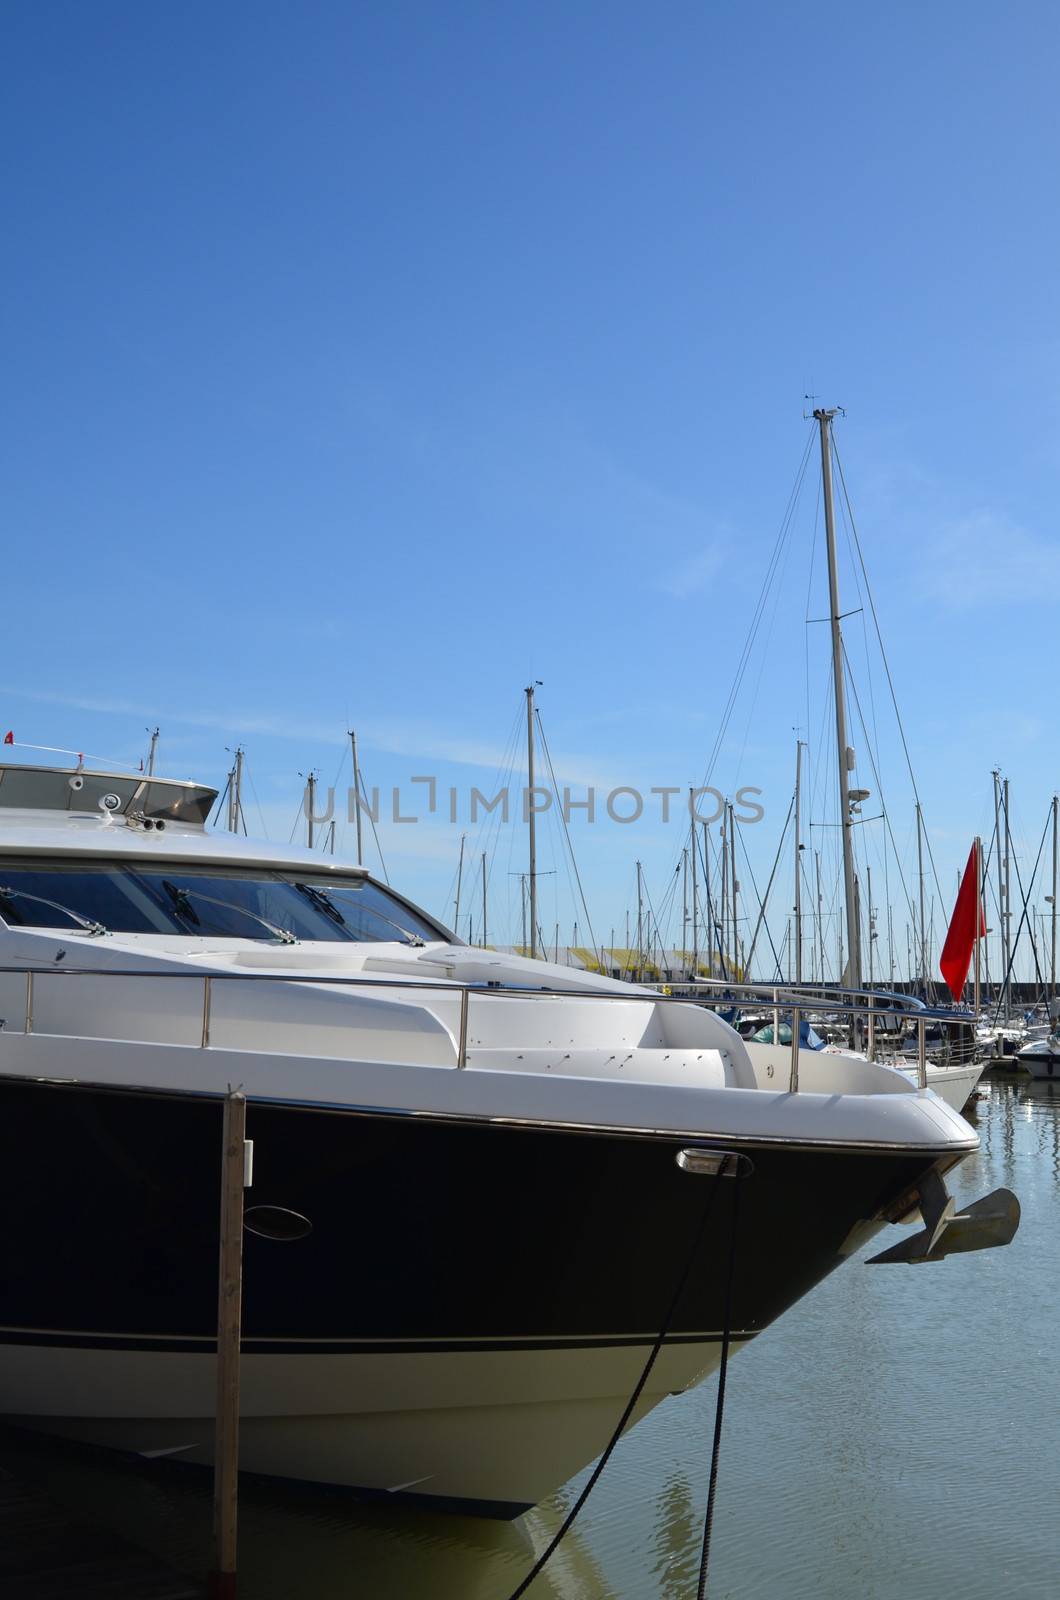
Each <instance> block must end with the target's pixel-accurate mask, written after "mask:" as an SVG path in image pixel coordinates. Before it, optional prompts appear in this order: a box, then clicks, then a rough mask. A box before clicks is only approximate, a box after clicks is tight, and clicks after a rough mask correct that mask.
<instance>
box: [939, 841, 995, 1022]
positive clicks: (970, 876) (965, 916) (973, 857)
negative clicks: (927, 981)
mask: <svg viewBox="0 0 1060 1600" xmlns="http://www.w3.org/2000/svg"><path fill="white" fill-rule="evenodd" d="M978 849H979V843H978V840H977V841H976V842H975V843H974V844H973V845H972V849H971V853H970V854H969V856H968V864H967V866H966V867H965V869H964V876H963V877H962V878H961V886H960V888H959V889H958V890H957V903H956V905H955V906H954V908H953V916H952V917H951V918H950V926H949V930H948V932H947V934H946V943H945V944H944V945H943V947H942V954H941V956H940V957H939V968H940V970H941V972H942V976H943V977H944V978H945V980H946V987H947V988H948V989H949V991H950V994H951V995H952V996H953V998H954V1000H959V999H960V998H961V992H962V990H963V989H964V985H965V980H966V979H967V977H968V968H969V967H970V966H971V964H972V951H973V950H974V949H975V941H976V939H981V938H982V937H983V936H984V935H985V933H986V917H985V915H984V914H983V902H982V899H981V898H980V895H979V863H978V860H977V853H978Z"/></svg>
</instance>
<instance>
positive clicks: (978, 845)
mask: <svg viewBox="0 0 1060 1600" xmlns="http://www.w3.org/2000/svg"><path fill="white" fill-rule="evenodd" d="M1053 821H1054V824H1055V821H1056V811H1055V808H1054V811H1053ZM1053 866H1054V868H1055V866H1056V834H1055V831H1054V834H1053ZM1054 876H1055V873H1054ZM982 905H983V841H982V839H980V838H979V836H978V835H976V840H975V944H974V945H973V949H974V951H975V986H974V988H973V990H972V1010H973V1011H974V1013H975V1020H976V1022H978V1021H979V1005H980V1000H981V995H980V990H981V987H982V985H981V982H980V975H979V942H980V940H979V929H980V927H981V926H982V923H981V920H980V919H981V917H982V914H983V913H982ZM1054 949H1055V945H1054Z"/></svg>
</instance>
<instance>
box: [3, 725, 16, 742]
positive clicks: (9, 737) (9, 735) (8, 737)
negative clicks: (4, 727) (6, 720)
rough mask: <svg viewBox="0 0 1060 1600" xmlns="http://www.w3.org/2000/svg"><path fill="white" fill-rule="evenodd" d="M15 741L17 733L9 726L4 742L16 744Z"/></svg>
mask: <svg viewBox="0 0 1060 1600" xmlns="http://www.w3.org/2000/svg"><path fill="white" fill-rule="evenodd" d="M14 742H15V735H14V733H13V732H12V730H11V729H10V728H9V729H8V731H7V732H6V733H5V734H4V743H5V744H14Z"/></svg>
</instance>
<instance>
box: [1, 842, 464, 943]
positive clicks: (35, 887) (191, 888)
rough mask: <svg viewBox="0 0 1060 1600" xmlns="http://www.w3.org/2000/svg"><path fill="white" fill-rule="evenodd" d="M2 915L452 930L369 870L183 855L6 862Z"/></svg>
mask: <svg viewBox="0 0 1060 1600" xmlns="http://www.w3.org/2000/svg"><path fill="white" fill-rule="evenodd" d="M60 907H61V908H62V909H59V908H60ZM64 912H65V913H66V914H64ZM0 917H2V918H3V920H4V922H6V923H7V924H9V925H10V926H13V927H24V928H57V929H65V930H66V931H72V930H73V929H74V928H75V927H76V926H77V919H78V918H81V919H84V920H85V921H87V922H91V923H100V924H102V926H103V927H104V928H106V929H107V930H108V931H109V932H111V933H164V934H185V935H188V936H198V937H207V938H211V939H264V940H269V941H276V940H282V939H283V938H284V937H288V938H295V939H328V940H332V941H336V940H346V941H350V940H353V941H358V942H364V941H377V940H388V941H390V940H397V941H399V942H400V941H404V942H418V941H419V940H447V939H448V938H449V935H448V934H447V933H445V932H444V930H443V929H441V928H439V927H438V926H437V924H435V923H433V922H431V921H430V920H429V919H428V918H426V917H424V916H422V915H421V914H420V913H417V912H416V911H414V910H413V909H412V907H411V906H408V905H406V904H405V902H404V901H403V900H400V899H398V897H397V896H396V895H393V894H391V893H390V892H389V891H388V890H386V889H383V888H381V887H380V885H378V884H374V883H369V882H367V881H366V880H365V879H363V878H353V877H351V878H341V877H338V876H332V875H331V874H317V873H308V874H304V875H303V874H298V873H293V872H278V871H276V872H274V871H269V870H267V869H265V868H260V869H258V868H233V867H204V866H198V865H192V866H186V867H185V866H181V864H180V863H179V862H173V863H172V864H169V863H167V864H165V865H162V864H159V863H157V862H144V863H143V864H142V865H140V864H135V865H134V864H132V863H128V864H126V863H118V862H114V861H111V862H98V863H95V862H84V861H56V860H48V861H27V860H25V859H23V860H9V861H7V862H4V861H0Z"/></svg>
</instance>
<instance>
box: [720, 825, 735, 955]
mask: <svg viewBox="0 0 1060 1600" xmlns="http://www.w3.org/2000/svg"><path fill="white" fill-rule="evenodd" d="M718 942H719V944H720V946H721V965H722V977H723V978H729V979H731V978H732V970H731V968H730V967H729V812H728V807H727V806H723V808H722V813H721V938H720V939H719V941H718Z"/></svg>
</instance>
